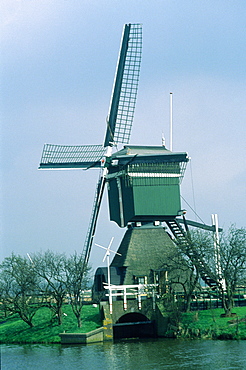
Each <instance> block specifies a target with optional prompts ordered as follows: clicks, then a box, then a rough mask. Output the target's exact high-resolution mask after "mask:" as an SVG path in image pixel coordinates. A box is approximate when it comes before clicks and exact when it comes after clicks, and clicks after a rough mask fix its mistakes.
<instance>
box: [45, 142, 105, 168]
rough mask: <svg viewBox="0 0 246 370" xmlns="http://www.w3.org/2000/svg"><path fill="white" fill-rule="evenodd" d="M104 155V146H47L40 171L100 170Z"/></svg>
mask: <svg viewBox="0 0 246 370" xmlns="http://www.w3.org/2000/svg"><path fill="white" fill-rule="evenodd" d="M104 154H105V148H104V147H103V146H102V145H53V144H45V145H44V148H43V153H42V158H41V163H40V165H39V169H70V168H72V169H75V168H84V169H87V168H89V167H96V168H98V167H101V159H102V158H103V156H104Z"/></svg>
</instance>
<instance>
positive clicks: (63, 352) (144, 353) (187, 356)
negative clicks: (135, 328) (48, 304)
mask: <svg viewBox="0 0 246 370" xmlns="http://www.w3.org/2000/svg"><path fill="white" fill-rule="evenodd" d="M1 364H2V367H1V369H2V370H22V369H23V370H24V369H25V370H29V369H34V370H42V369H44V370H47V369H51V370H60V369H63V370H70V369H82V370H94V369H100V370H106V369H107V370H111V369H112V370H118V369H119V370H121V369H122V370H123V369H124V370H138V369H141V370H152V369H153V370H159V369H175V370H176V369H189V370H193V369H194V370H195V369H203V370H211V369H212V370H217V369H218V370H223V369H225V370H228V369H238V370H240V369H246V341H231V340H228V341H222V340H221V341H219V340H180V339H148V340H141V341H140V340H137V341H133V340H128V341H121V342H115V343H109V342H108V343H104V344H102V343H98V344H91V345H73V346H71V345H70V346H64V345H60V344H54V345H41V344H32V345H2V346H1Z"/></svg>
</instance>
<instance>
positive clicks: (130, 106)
mask: <svg viewBox="0 0 246 370" xmlns="http://www.w3.org/2000/svg"><path fill="white" fill-rule="evenodd" d="M141 55H142V25H141V24H126V25H125V26H124V30H123V35H122V42H121V48H120V54H119V59H118V64H117V68H116V74H115V80H114V85H113V91H112V96H111V102H110V108H109V114H108V120H107V130H106V134H105V140H104V146H105V147H107V146H110V145H112V144H113V145H115V144H117V143H125V144H128V143H129V139H130V134H131V127H132V121H133V115H134V110H135V103H136V97H137V90H138V80H139V72H140V63H141Z"/></svg>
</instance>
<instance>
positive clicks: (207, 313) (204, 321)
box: [173, 307, 246, 340]
mask: <svg viewBox="0 0 246 370" xmlns="http://www.w3.org/2000/svg"><path fill="white" fill-rule="evenodd" d="M223 313H224V310H223V309H221V308H217V309H210V310H204V311H194V312H189V313H183V314H182V316H181V321H180V323H179V325H177V327H176V328H173V331H174V332H175V334H176V337H177V338H189V339H195V338H200V339H236V340H238V339H244V340H245V339H246V307H235V308H234V309H233V313H234V314H235V315H233V316H232V317H222V316H221V315H222V314H223Z"/></svg>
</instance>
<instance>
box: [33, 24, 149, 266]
mask: <svg viewBox="0 0 246 370" xmlns="http://www.w3.org/2000/svg"><path fill="white" fill-rule="evenodd" d="M141 54H142V25H141V24H126V25H125V26H124V28H123V33H122V39H121V47H120V52H119V57H118V63H117V68H116V74H115V79H114V85H113V90H112V95H111V101H110V107H109V113H108V117H107V126H106V133H105V138H104V143H103V145H79V146H65V145H53V144H45V145H44V148H43V153H42V158H41V163H40V166H39V169H64V168H65V169H74V168H81V169H89V168H99V169H100V174H99V179H98V182H97V186H96V192H95V197H94V203H93V207H92V212H91V218H90V222H89V227H88V231H87V235H86V239H85V243H84V248H83V251H82V260H83V269H84V268H85V266H86V265H87V263H88V260H89V256H90V251H91V247H92V243H93V238H94V235H95V230H96V224H97V219H98V214H99V210H100V205H101V201H102V196H103V192H104V188H105V182H106V175H107V173H108V163H109V161H110V158H111V155H112V152H113V149H114V148H115V147H116V146H117V145H118V144H127V143H128V142H129V139H130V134H131V127H132V121H133V116H134V110H135V103H136V96H137V90H138V80H139V72H140V63H141Z"/></svg>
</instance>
